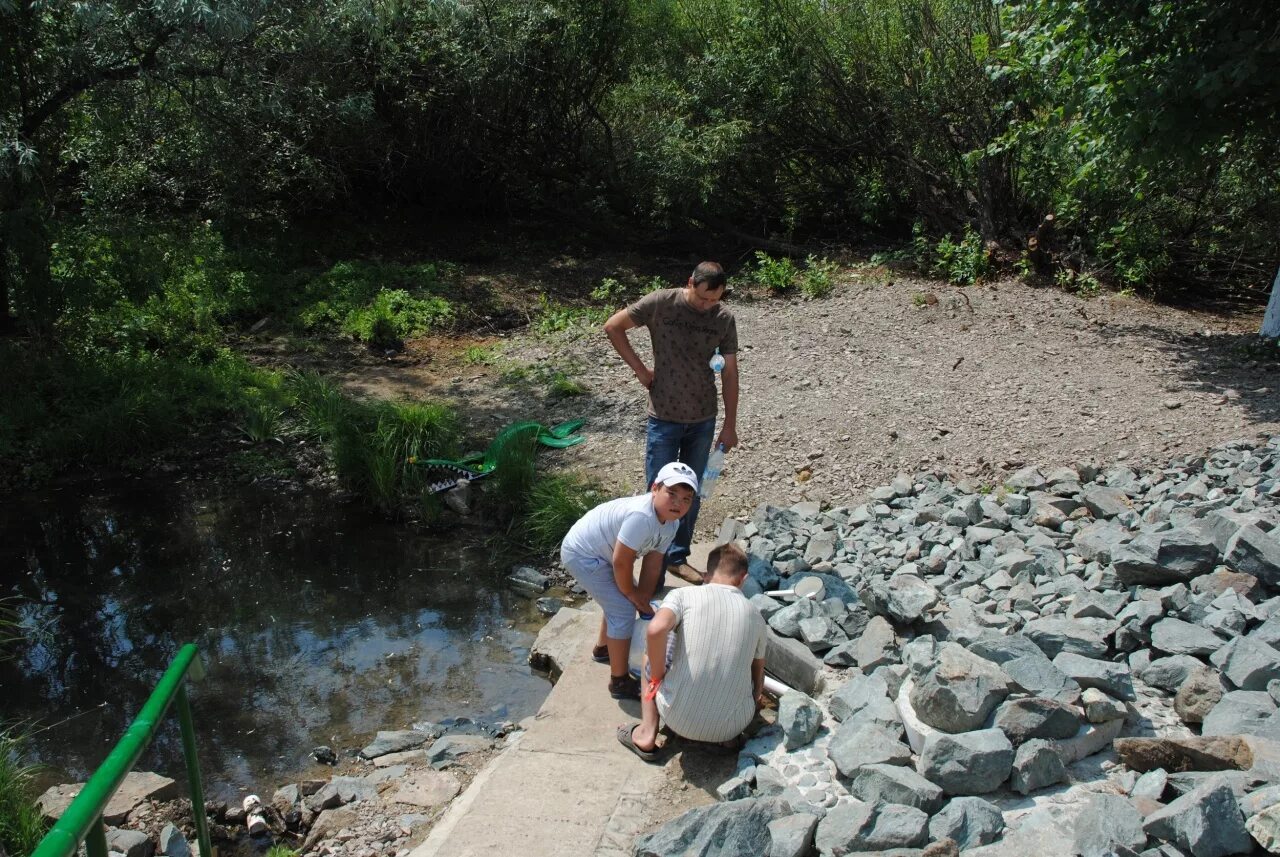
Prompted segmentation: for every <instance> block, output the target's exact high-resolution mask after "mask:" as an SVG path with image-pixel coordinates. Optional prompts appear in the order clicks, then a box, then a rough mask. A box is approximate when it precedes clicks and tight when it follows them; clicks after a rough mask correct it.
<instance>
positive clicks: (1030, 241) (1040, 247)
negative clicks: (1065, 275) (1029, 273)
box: [1027, 214, 1056, 275]
mask: <svg viewBox="0 0 1280 857" xmlns="http://www.w3.org/2000/svg"><path fill="white" fill-rule="evenodd" d="M1055 221H1056V218H1055V217H1054V216H1053V215H1052V214H1046V215H1045V216H1044V220H1041V221H1040V225H1039V226H1038V227H1036V231H1035V234H1034V235H1030V236H1028V237H1027V259H1028V260H1029V261H1030V262H1031V266H1032V267H1033V268H1035V269H1036V273H1037V274H1045V275H1048V274H1051V273H1053V249H1052V244H1053V226H1054V223H1055Z"/></svg>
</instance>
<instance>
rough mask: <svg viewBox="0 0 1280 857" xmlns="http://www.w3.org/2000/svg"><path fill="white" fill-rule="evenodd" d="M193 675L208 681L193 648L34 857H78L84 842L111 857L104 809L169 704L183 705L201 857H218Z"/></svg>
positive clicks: (185, 650)
mask: <svg viewBox="0 0 1280 857" xmlns="http://www.w3.org/2000/svg"><path fill="white" fill-rule="evenodd" d="M188 675H190V676H191V678H192V679H194V680H197V681H198V680H199V679H201V678H203V677H204V667H203V666H202V665H201V663H200V659H199V657H197V655H196V647H195V645H194V644H192V643H188V644H187V645H185V646H183V647H182V648H181V649H180V650H179V651H178V655H177V657H175V658H174V659H173V663H171V664H170V665H169V669H168V670H166V671H165V674H164V676H163V677H161V679H160V683H159V684H157V685H156V689H155V690H154V691H153V692H152V693H151V696H150V698H148V699H147V703H146V705H144V706H142V710H141V711H140V712H138V716H137V718H136V719H134V721H133V723H132V724H130V726H129V728H128V729H127V730H125V733H124V735H122V736H121V737H120V740H119V741H118V742H117V743H116V746H115V749H113V750H112V751H111V754H110V755H108V756H107V758H106V760H105V761H104V762H103V763H102V764H101V765H99V766H98V770H96V771H94V772H93V776H92V777H90V778H89V782H87V783H85V786H84V788H83V789H82V790H81V791H80V794H78V795H77V796H76V799H75V800H73V801H72V802H71V806H69V807H67V810H66V812H64V813H63V814H62V817H61V818H59V819H58V822H57V823H56V824H55V825H54V826H53V829H52V830H50V831H49V833H48V834H47V835H46V836H45V838H44V839H42V840H41V841H40V845H39V846H37V848H36V850H35V852H34V853H32V855H31V857H73V855H74V854H75V853H76V849H77V848H79V846H80V843H81V842H83V843H84V844H85V849H86V850H87V851H88V853H89V857H107V830H106V827H105V825H104V823H103V820H102V813H103V810H105V809H106V807H107V804H108V803H110V802H111V798H112V796H113V795H114V794H115V793H116V789H118V788H120V784H121V783H122V782H124V778H125V776H126V775H128V773H129V771H130V770H132V769H133V766H134V765H135V764H137V762H138V758H139V757H140V756H141V755H142V751H143V750H145V749H146V748H147V745H148V744H150V743H151V739H152V738H154V737H155V735H156V732H157V731H159V729H160V722H161V721H162V720H163V719H164V715H165V712H167V711H168V710H169V703H171V702H175V703H177V706H178V725H179V728H180V729H181V730H182V755H183V756H184V757H185V758H186V761H187V784H188V786H189V787H190V789H191V814H192V815H194V816H195V819H196V840H197V841H198V842H199V843H200V854H201V857H213V848H212V847H211V846H210V844H209V823H208V820H207V819H206V818H205V814H204V789H202V788H201V786H200V763H199V761H198V760H197V759H196V733H195V729H194V728H193V727H192V725H191V705H190V703H189V702H188V701H187V690H186V687H185V685H184V684H183V681H184V680H185V679H186V678H187V676H188Z"/></svg>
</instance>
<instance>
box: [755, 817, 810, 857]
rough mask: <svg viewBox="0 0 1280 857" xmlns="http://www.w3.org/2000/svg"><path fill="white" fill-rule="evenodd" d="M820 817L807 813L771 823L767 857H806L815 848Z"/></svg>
mask: <svg viewBox="0 0 1280 857" xmlns="http://www.w3.org/2000/svg"><path fill="white" fill-rule="evenodd" d="M817 828H818V817H817V816H816V815H811V814H809V813H807V812H798V813H796V814H795V815H788V816H784V817H783V818H779V819H776V820H774V821H771V822H769V852H768V854H767V855H765V857H805V855H807V854H808V853H809V849H810V848H812V847H813V834H814V831H815V830H817Z"/></svg>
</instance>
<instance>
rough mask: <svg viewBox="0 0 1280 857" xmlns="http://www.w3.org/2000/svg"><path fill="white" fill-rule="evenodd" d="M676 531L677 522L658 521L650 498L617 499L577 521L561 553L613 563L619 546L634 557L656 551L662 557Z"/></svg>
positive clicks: (596, 508) (650, 496)
mask: <svg viewBox="0 0 1280 857" xmlns="http://www.w3.org/2000/svg"><path fill="white" fill-rule="evenodd" d="M679 528H680V522H679V521H671V522H670V523H667V524H664V523H662V522H661V521H659V520H658V513H657V512H655V511H654V510H653V494H651V493H648V494H640V495H639V496H636V497H620V498H618V499H617V500H610V501H609V502H607V503H601V504H600V505H599V506H596V507H595V508H594V509H592V510H591V511H590V512H587V514H585V515H583V516H582V517H581V518H579V519H578V522H577V523H576V524H574V525H573V526H572V527H571V528H570V529H569V533H568V535H566V536H565V537H564V542H563V544H562V545H561V553H562V554H564V555H567V556H580V557H583V558H594V559H600V560H604V561H606V562H612V561H613V547H614V544H615V542H622V543H623V544H624V545H626V546H627V547H629V548H631V549H632V550H634V551H635V552H636V556H644V555H645V554H647V553H649V552H650V551H655V550H656V551H658V552H660V553H665V552H666V550H667V548H669V547H671V540H672V539H674V538H675V537H676V530H678V529H679Z"/></svg>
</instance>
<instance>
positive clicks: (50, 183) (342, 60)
mask: <svg viewBox="0 0 1280 857" xmlns="http://www.w3.org/2000/svg"><path fill="white" fill-rule="evenodd" d="M1277 60H1280V7H1277V5H1276V4H1271V3H1255V2H1251V1H1250V0H1229V2H1215V0H1185V2H1183V0H1179V2H1173V0H1165V2H1148V0H1141V2H1139V0H1121V2H1100V0H1019V1H1018V2H1009V3H1001V2H998V0H837V2H830V0H826V1H825V2H823V0H645V2H643V3H639V2H632V3H605V2H603V0H555V2H548V3H540V4H529V3H524V2H518V0H483V2H474V3H473V2H462V0H443V2H434V3H404V2H399V0H378V2H374V3H364V2H361V3H354V2H350V0H326V2H321V3H314V4H302V3H288V2H286V3H266V2H262V0H155V1H154V2H153V0H147V2H140V0H102V2H95V3H74V4H73V3H66V4H64V3H45V2H38V0H0V81H2V83H0V291H2V292H3V294H0V308H3V309H4V310H6V312H4V313H2V314H0V315H2V316H3V317H4V318H5V319H6V320H7V319H8V318H9V315H10V313H15V314H17V315H20V316H21V318H22V319H23V320H24V321H25V322H26V324H27V326H29V327H30V328H32V329H35V330H39V331H41V332H44V333H55V328H56V327H57V325H58V324H59V323H61V322H63V321H64V320H65V317H66V314H67V313H68V311H69V308H72V307H75V306H76V305H79V306H81V307H83V306H84V305H85V304H89V305H91V307H92V311H94V312H101V311H106V310H107V309H109V307H110V306H111V305H112V304H114V303H116V302H118V300H119V299H120V298H121V297H124V298H127V299H129V300H132V301H134V302H139V301H142V302H145V301H146V300H147V299H148V298H149V297H150V296H149V295H148V294H146V292H145V288H142V289H139V288H134V286H137V285H139V284H120V288H119V289H117V290H115V291H114V292H113V291H112V289H111V288H108V287H106V286H104V285H103V284H102V283H89V282H88V281H86V279H85V278H84V277H82V276H81V277H78V278H77V277H75V276H70V277H69V276H67V274H68V272H70V273H72V274H74V273H76V271H75V269H77V268H82V267H83V265H84V264H87V262H86V260H82V259H71V260H68V259H66V258H65V257H66V255H67V254H66V253H65V252H63V253H62V257H63V259H62V263H61V264H59V260H58V259H57V258H55V257H57V256H58V255H59V254H58V252H57V248H58V247H60V246H65V242H66V241H67V240H68V236H69V235H70V236H72V239H71V240H72V242H73V243H75V242H80V244H79V246H78V247H77V251H80V250H85V249H88V250H90V251H92V244H93V240H94V239H95V238H96V237H97V236H101V235H110V234H111V233H112V232H113V230H114V231H116V232H118V230H119V227H120V224H121V222H122V221H123V222H125V223H127V224H131V223H137V222H147V223H153V224H154V223H158V222H165V221H171V220H173V219H174V218H192V217H193V218H199V219H204V218H209V219H211V220H212V221H213V222H214V223H215V224H216V226H215V228H216V229H217V230H219V231H221V232H223V234H225V235H228V236H230V235H240V236H243V235H245V234H260V232H261V230H262V228H263V227H264V226H267V225H273V226H274V225H278V224H282V223H287V222H289V221H291V220H293V219H295V218H298V217H300V216H304V215H310V214H315V213H316V212H318V211H321V210H325V211H332V210H334V209H345V210H348V211H366V212H367V211H370V210H372V209H374V208H375V207H385V206H396V205H406V204H412V205H414V206H417V207H418V208H417V210H419V211H422V212H426V213H432V212H434V213H439V214H447V215H456V214H458V213H459V212H468V213H472V214H478V215H490V216H492V215H505V214H506V213H508V212H511V211H523V212H526V213H533V214H536V215H540V216H544V217H546V216H552V217H559V218H568V219H572V220H577V221H579V222H584V223H585V222H588V221H589V222H591V223H592V224H594V225H596V226H600V225H608V224H613V225H615V226H619V227H621V226H628V225H630V226H635V225H647V226H650V227H655V228H673V227H675V228H684V227H689V226H698V227H703V228H711V229H715V230H719V231H728V232H731V233H732V232H738V233H740V234H743V235H753V236H770V235H773V236H783V237H787V238H790V239H792V240H796V241H800V242H803V241H806V240H810V239H815V238H842V239H849V238H857V237H860V236H867V235H880V236H883V235H900V236H905V235H906V234H907V232H908V231H909V229H910V227H911V225H912V224H913V223H916V222H919V223H920V224H921V225H922V226H923V227H924V229H925V231H926V232H927V233H929V234H930V235H933V236H935V237H942V236H945V235H954V236H956V238H957V240H958V239H959V237H960V236H962V235H963V234H964V233H965V231H966V229H972V230H975V231H976V232H977V234H978V235H980V237H981V238H982V239H984V240H992V239H996V240H1000V239H1014V240H1017V239H1019V238H1020V237H1021V236H1022V235H1024V234H1025V232H1026V231H1027V230H1029V229H1030V228H1033V227H1034V226H1035V224H1036V223H1037V222H1038V220H1039V218H1040V216H1041V215H1042V214H1044V213H1046V212H1048V211H1055V212H1057V213H1058V215H1059V216H1058V222H1059V228H1060V230H1061V232H1062V237H1063V240H1064V242H1065V243H1066V244H1068V245H1069V246H1070V248H1071V250H1072V251H1073V252H1076V253H1078V254H1079V255H1080V256H1081V257H1082V258H1084V259H1087V260H1088V262H1089V264H1090V265H1091V266H1093V267H1094V269H1095V270H1096V271H1098V272H1100V273H1103V274H1105V275H1108V276H1110V277H1111V278H1113V279H1115V280H1118V281H1121V282H1123V283H1124V284H1126V285H1136V286H1160V285H1162V284H1167V283H1169V282H1171V281H1179V282H1183V283H1195V284H1200V285H1202V286H1205V287H1213V286H1215V285H1218V284H1220V283H1222V282H1224V281H1227V282H1235V283H1254V284H1256V283H1260V282H1262V281H1263V280H1265V279H1266V274H1267V273H1269V271H1268V268H1269V267H1270V264H1271V262H1273V261H1274V258H1275V256H1276V255H1277V249H1278V247H1280V239H1278V238H1277V235H1276V231H1275V230H1274V228H1271V227H1270V225H1271V224H1274V223H1275V222H1276V219H1277V214H1280V211H1278V210H1277V209H1278V208H1280V202H1278V201H1277V200H1278V199H1280V195H1277V193H1276V191H1277V190H1278V189H1280V174H1278V170H1280V167H1278V166H1277V165H1278V164H1280V158H1277V157H1276V155H1277V154H1278V153H1277V151H1276V148H1277V144H1276V140H1277V139H1280V133H1278V132H1280V95H1277V93H1278V92H1280V71H1278V69H1280V62H1278V61H1277ZM126 228H128V227H126ZM86 235H88V236H89V237H88V238H86ZM86 242H87V244H86ZM401 291H402V292H403V293H402V294H393V295H389V296H383V297H382V298H381V302H380V303H379V305H378V306H377V307H376V308H373V309H372V310H367V311H366V310H365V309H364V308H359V307H353V308H349V309H348V311H346V313H345V314H343V316H342V318H337V317H336V315H334V316H333V317H330V318H328V320H327V322H328V323H332V324H335V325H337V326H339V327H342V328H344V329H347V330H349V331H356V332H359V333H363V334H376V335H379V336H383V335H386V336H390V335H394V333H395V331H393V330H391V329H389V328H388V325H387V322H386V318H387V317H390V316H392V315H395V314H399V315H400V316H402V319H404V320H403V321H402V324H401V333H402V334H403V332H404V331H405V330H409V329H420V328H422V327H423V326H430V325H437V324H441V323H447V322H448V319H449V316H448V313H447V310H446V308H445V307H443V305H442V304H440V303H439V302H438V301H433V300H431V299H430V296H429V295H428V296H423V295H414V294H412V293H411V292H409V291H408V290H401ZM357 309H359V310H361V311H362V312H363V313H364V314H363V315H360V314H359V313H355V314H353V312H354V310H357ZM379 319H381V321H380V320H379ZM375 326H378V329H377V330H374V329H373V328H374V327H375ZM393 327H394V325H393ZM60 338H61V337H60Z"/></svg>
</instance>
